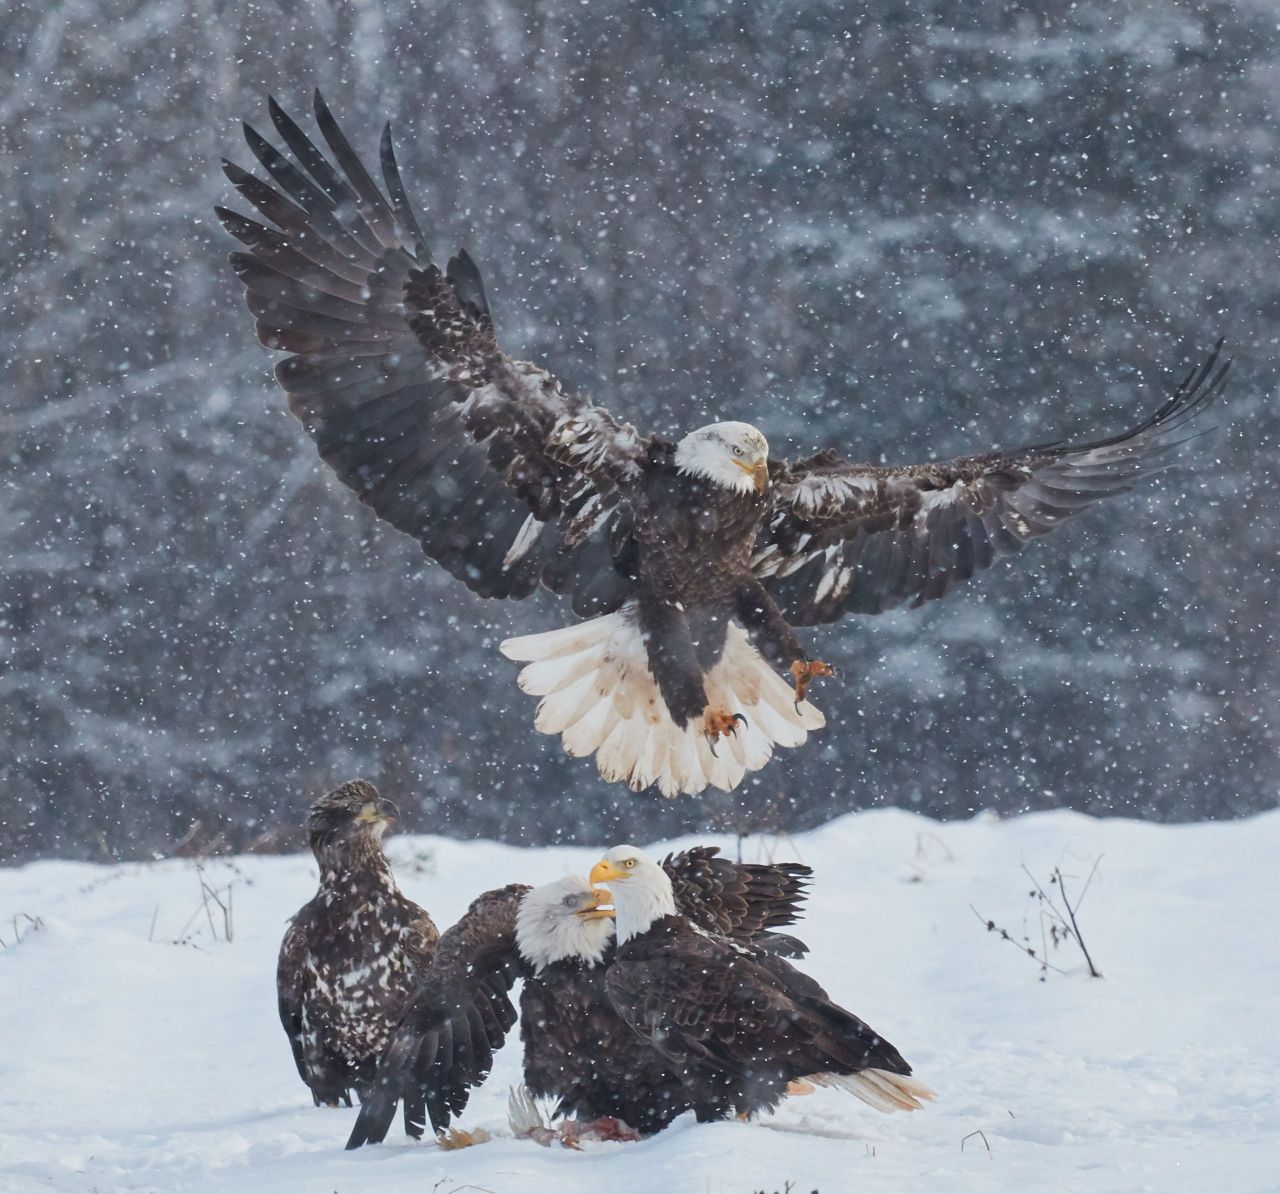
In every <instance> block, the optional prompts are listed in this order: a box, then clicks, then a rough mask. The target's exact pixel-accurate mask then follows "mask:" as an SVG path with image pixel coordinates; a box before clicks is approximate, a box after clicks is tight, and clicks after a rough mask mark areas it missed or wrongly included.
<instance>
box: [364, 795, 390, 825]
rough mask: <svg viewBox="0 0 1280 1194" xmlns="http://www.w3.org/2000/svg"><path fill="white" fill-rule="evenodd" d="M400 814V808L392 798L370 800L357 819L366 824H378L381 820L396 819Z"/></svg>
mask: <svg viewBox="0 0 1280 1194" xmlns="http://www.w3.org/2000/svg"><path fill="white" fill-rule="evenodd" d="M398 814H399V809H397V808H396V806H395V805H394V804H392V803H391V801H390V800H377V801H374V800H368V801H366V802H365V805H364V807H363V808H362V809H361V810H360V811H359V812H358V813H356V817H355V819H356V820H357V821H359V822H360V823H361V824H364V825H376V824H377V823H378V822H379V821H394V820H395V819H396V817H397V816H398Z"/></svg>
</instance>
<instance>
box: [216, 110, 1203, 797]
mask: <svg viewBox="0 0 1280 1194" xmlns="http://www.w3.org/2000/svg"><path fill="white" fill-rule="evenodd" d="M270 113H271V120H272V123H273V124H274V125H275V128H276V131H277V133H278V134H279V136H280V138H281V139H282V140H283V141H284V144H285V146H286V152H281V151H279V150H277V149H276V148H274V147H273V146H272V145H271V144H270V143H269V142H268V141H267V140H266V139H264V138H263V137H261V136H260V135H259V134H258V133H256V132H255V131H254V130H253V129H252V128H250V127H249V126H247V125H246V126H245V135H246V137H247V138H248V142H249V147H250V149H251V150H252V152H253V155H254V156H255V157H256V158H257V160H258V162H259V163H260V164H261V166H262V168H263V169H264V170H265V172H266V174H267V176H268V177H269V179H270V180H271V181H270V182H266V181H262V180H260V179H258V178H256V177H254V176H253V175H251V174H249V173H247V172H245V171H244V170H242V169H240V168H239V167H238V166H236V165H233V164H232V163H229V162H228V163H226V164H225V170H226V173H227V177H228V178H229V179H230V181H231V182H232V184H233V185H234V186H235V187H236V189H237V190H238V191H239V192H240V194H241V195H242V196H243V197H244V198H245V199H246V200H248V202H249V203H251V204H252V205H253V206H254V207H255V208H257V210H258V211H259V212H260V213H261V214H262V215H263V216H264V217H265V218H266V221H267V223H266V224H263V223H259V222H258V221H257V220H253V219H249V218H246V217H245V216H243V215H240V214H237V213H235V212H232V211H228V210H226V209H223V208H219V209H218V215H219V217H220V218H221V220H222V222H223V223H224V224H225V226H226V227H227V229H228V230H229V231H230V232H231V234H232V235H233V236H234V237H236V238H237V239H238V240H239V241H241V242H242V243H243V244H244V245H246V246H247V248H248V251H247V252H237V253H234V254H233V255H232V258H231V260H232V263H233V265H234V267H235V270H236V272H237V273H238V274H239V276H240V278H241V280H242V281H243V282H244V285H245V289H246V291H247V297H248V303H249V307H250V310H251V311H252V312H253V314H254V315H255V316H256V317H257V331H258V336H259V339H260V340H261V341H262V342H263V344H265V345H267V346H268V347H269V348H275V349H281V350H283V351H285V352H288V353H290V354H291V355H290V356H289V357H287V358H286V359H285V360H283V361H281V362H280V363H279V365H278V366H277V368H276V375H277V377H278V379H279V381H280V384H281V385H282V386H283V387H284V389H285V391H286V392H287V394H288V398H289V405H290V408H291V409H292V411H293V413H294V414H295V415H297V416H298V418H299V419H300V420H301V421H302V422H303V424H304V425H305V426H306V429H307V430H308V432H309V433H310V434H311V436H312V438H313V439H314V440H315V442H316V445H317V447H318V448H319V451H320V454H321V456H322V457H323V458H324V459H325V461H326V462H327V463H328V464H329V465H330V466H331V467H332V468H333V470H334V471H335V473H336V474H337V475H338V477H339V478H340V479H341V480H342V481H343V482H344V483H345V484H346V485H348V486H350V487H351V488H352V489H353V490H355V492H356V493H357V494H358V496H359V497H360V499H361V500H362V501H363V502H365V503H366V504H368V505H369V506H370V507H372V508H373V510H374V511H376V513H377V514H378V515H379V516H381V517H382V518H384V519H386V520H387V521H388V522H389V523H391V525H392V526H394V527H396V528H397V529H399V530H401V531H403V532H405V533H406V534H409V535H412V536H413V537H414V538H416V539H417V540H418V542H419V543H420V544H421V546H422V549H423V550H424V551H425V552H426V554H427V555H428V556H429V557H431V558H432V559H434V560H437V561H438V562H439V563H440V564H442V565H443V566H444V567H445V568H447V569H448V570H449V571H450V572H451V573H452V574H453V575H454V576H456V577H457V578H458V579H459V580H461V581H462V582H463V583H464V584H465V585H467V587H468V588H470V589H471V590H472V591H473V592H475V593H478V594H480V595H481V596H483V597H515V598H519V597H525V596H528V595H529V594H530V593H532V592H533V591H534V590H535V589H537V588H538V586H539V585H542V586H545V587H546V588H548V589H550V590H551V591H552V592H555V593H562V594H565V595H567V596H568V597H569V598H570V601H571V604H572V607H573V611H574V613H575V614H577V615H578V616H579V617H580V618H584V619H588V620H587V621H584V622H580V623H579V624H577V625H574V626H570V627H568V628H565V629H562V630H555V631H550V632H547V633H544V634H535V635H529V636H526V637H523V638H516V639H510V640H508V641H507V642H505V643H503V644H502V650H503V652H504V653H505V654H506V655H507V656H508V657H509V658H511V659H515V660H519V661H521V662H524V663H527V664H528V666H526V667H525V668H524V669H523V670H522V671H521V673H520V679H519V682H520V686H521V687H522V688H523V689H524V690H525V691H526V692H529V693H532V694H534V695H536V696H540V697H541V698H542V701H541V704H540V705H539V706H538V711H537V716H536V719H535V725H536V726H537V728H538V729H539V730H541V731H542V732H544V733H547V734H559V735H562V736H563V743H564V747H565V749H566V750H567V751H568V752H569V753H570V754H571V755H576V756H587V755H592V754H594V755H595V757H596V764H597V766H598V768H599V771H600V774H601V775H602V776H603V777H604V778H605V779H608V780H620V781H623V782H625V783H627V784H629V785H630V786H631V787H632V788H633V789H635V790H640V789H643V788H646V787H649V786H650V785H653V784H656V785H657V786H658V787H659V788H660V789H661V790H662V792H663V793H664V794H666V795H669V796H670V795H675V794H676V793H679V792H689V793H695V792H699V791H701V790H702V789H703V788H705V787H706V786H707V785H708V784H710V785H712V786H714V787H718V788H723V789H732V788H733V787H735V786H736V785H737V784H738V783H739V782H740V781H741V779H742V777H743V775H744V774H745V773H746V772H747V771H753V770H756V769H758V768H760V767H762V766H764V764H765V763H766V762H767V761H768V759H769V757H770V755H771V754H772V752H773V749H774V747H775V746H798V745H800V744H801V743H803V742H804V740H805V738H806V737H807V735H808V734H809V732H810V731H811V730H814V729H817V728H818V727H820V726H822V725H823V724H824V719H823V717H822V714H821V713H819V712H818V710H817V709H815V708H814V706H813V705H812V704H811V703H809V702H808V701H807V700H806V699H805V694H806V690H807V687H808V685H809V683H810V681H811V680H812V679H813V678H814V677H816V676H827V675H831V674H832V671H831V669H830V668H829V667H828V666H827V665H826V664H825V663H822V662H820V661H818V660H814V659H811V658H810V657H809V655H808V653H807V652H806V650H805V648H804V646H803V645H802V644H801V642H800V640H799V639H798V638H797V637H796V635H795V633H794V632H793V630H792V627H793V626H811V625H815V624H817V623H822V622H832V621H835V620H836V619H838V618H840V617H842V616H843V615H844V614H846V613H880V612H881V611H883V610H888V609H893V608H895V607H897V606H900V605H903V604H908V605H912V606H915V605H920V604H922V603H923V602H926V601H931V600H933V599H935V598H938V597H941V596H943V595H944V594H946V593H947V592H948V591H949V590H950V589H951V588H952V587H953V586H954V585H955V584H956V583H957V582H958V581H961V580H964V579H966V578H968V577H970V576H972V575H973V574H974V573H975V572H978V571H980V570H982V569H984V568H987V567H989V566H990V565H991V564H992V563H993V562H994V561H995V560H996V559H997V558H999V557H1000V556H1003V555H1008V554H1010V553H1013V552H1016V551H1018V550H1020V549H1021V548H1022V547H1023V545H1024V544H1026V543H1027V542H1029V541H1030V540H1031V539H1034V538H1036V537H1038V536H1040V535H1043V534H1045V533H1046V532H1048V531H1050V530H1052V529H1053V528H1054V527H1056V526H1057V525H1058V524H1059V523H1061V522H1063V521H1066V520H1067V519H1069V518H1071V517H1073V516H1074V515H1076V514H1078V513H1079V512H1081V511H1082V510H1084V509H1085V508H1086V507H1088V506H1091V505H1092V504H1093V503H1095V502H1097V501H1099V500H1101V499H1103V498H1106V497H1109V496H1112V495H1114V494H1119V493H1123V492H1125V491H1127V490H1128V489H1130V488H1132V487H1133V485H1134V484H1136V483H1137V482H1138V481H1139V480H1141V479H1142V478H1144V477H1146V476H1148V475H1149V474H1151V473H1152V472H1154V471H1156V470H1157V468H1158V467H1160V465H1161V464H1162V463H1163V462H1164V461H1165V460H1166V458H1167V456H1168V453H1169V451H1170V449H1171V447H1172V446H1173V445H1174V444H1175V443H1176V442H1177V436H1178V432H1179V430H1180V429H1181V428H1182V427H1184V426H1185V424H1186V422H1187V421H1188V420H1189V419H1190V418H1192V417H1193V416H1194V415H1195V414H1196V412H1197V411H1198V410H1200V409H1201V408H1202V407H1203V406H1204V405H1205V404H1207V403H1208V402H1209V401H1210V400H1211V399H1212V398H1213V397H1214V396H1215V395H1216V394H1217V392H1218V391H1219V389H1220V388H1221V386H1222V382H1223V378H1224V376H1225V373H1226V366H1225V365H1224V366H1222V368H1220V369H1217V370H1216V371H1215V364H1216V361H1217V357H1218V354H1217V351H1216V350H1215V352H1214V354H1213V355H1212V356H1211V357H1210V358H1209V359H1208V361H1207V362H1206V363H1205V364H1204V365H1203V366H1202V367H1201V368H1200V369H1198V370H1195V371H1193V372H1192V374H1191V375H1190V376H1188V378H1187V379H1186V381H1185V382H1184V383H1183V385H1182V386H1181V387H1180V388H1179V389H1178V390H1177V391H1176V392H1175V393H1174V395H1173V396H1172V397H1171V398H1170V399H1169V400H1168V401H1167V402H1166V403H1165V404H1164V405H1163V406H1161V407H1160V408H1159V409H1158V410H1157V411H1156V412H1155V413H1154V414H1153V415H1151V417H1150V418H1148V419H1145V420H1144V421H1143V422H1141V423H1139V424H1138V425H1137V426H1135V427H1133V428H1132V429H1131V430H1129V431H1125V432H1122V433H1121V434H1119V435H1115V436H1111V437H1110V438H1106V439H1099V440H1094V441H1091V442H1081V443H1065V442H1059V443H1051V444H1043V445H1039V446H1036V447H1029V448H1021V449H1018V450H1016V451H1011V452H991V453H987V454H985V455H980V456H971V457H964V458H961V459H957V460H950V461H945V462H937V463H932V464H923V465H907V466H901V467H899V466H891V467H880V466H876V465H871V464H858V463H851V462H849V461H846V460H844V459H842V458H841V457H840V456H838V455H837V454H836V453H835V452H834V451H826V452H821V453H819V454H818V455H816V456H811V457H809V458H808V459H806V460H802V461H800V462H798V463H796V464H791V463H789V462H787V461H785V460H778V459H775V458H773V457H771V456H770V453H769V445H768V443H767V441H766V439H765V437H764V436H763V435H762V434H761V433H760V432H759V431H758V430H757V429H756V428H754V427H752V426H750V425H749V424H747V423H742V422H727V423H714V424H712V425H710V426H707V427H702V428H700V429H698V430H695V431H692V432H690V433H689V434H688V435H686V436H685V437H684V438H683V439H681V440H680V441H679V442H678V443H669V442H667V441H665V440H662V439H660V438H658V437H657V436H652V435H643V434H641V433H640V432H638V431H637V430H636V428H635V427H633V426H632V425H631V424H630V423H624V422H622V421H620V420H619V419H617V418H615V417H614V416H613V415H612V414H610V413H609V411H607V410H606V409H604V408H603V407H601V406H596V405H594V404H593V403H591V402H589V401H588V400H587V399H586V398H584V397H582V396H581V395H578V394H574V393H571V392H569V391H567V390H565V389H564V387H562V386H561V384H560V383H559V382H558V381H557V380H556V379H555V378H554V377H552V376H551V375H550V374H548V373H546V372H545V371H544V370H542V369H541V368H539V367H538V366H536V365H532V364H529V363H528V362H525V361H519V360H516V359H514V358H512V357H509V356H507V355H506V353H505V352H503V350H502V349H501V348H500V347H499V346H498V341H497V339H496V337H495V334H494V326H493V320H492V316H491V314H490V310H489V303H488V299H487V298H486V296H485V290H484V286H483V284H482V282H481V279H480V274H479V271H478V270H477V268H476V266H475V264H474V262H473V261H472V260H471V258H470V257H469V256H468V255H467V254H466V253H465V252H463V251H460V252H459V253H458V254H457V255H456V256H455V257H453V258H452V259H451V260H450V261H449V263H448V265H447V267H446V268H445V269H443V270H442V269H440V267H439V266H437V265H436V264H435V263H434V262H433V261H432V259H431V254H430V251H429V250H428V247H427V244H426V241H425V239H424V237H423V235H422V233H421V231H420V229H419V225H418V221H417V218H416V217H415V215H414V212H413V210H412V208H411V207H410V204H409V200H408V196H407V193H406V191H405V188H404V184H403V182H402V181H401V178H400V174H399V171H398V169H397V166H396V161H395V155H394V153H393V150H392V145H391V136H390V128H389V127H388V128H387V130H386V131H385V132H384V133H383V137H382V147H381V166H382V177H383V182H384V184H385V188H386V189H385V193H384V192H383V191H381V190H380V189H379V187H378V185H377V184H376V183H375V182H374V181H373V179H372V178H371V176H370V175H369V174H368V172H367V171H366V170H365V168H364V166H363V165H362V163H361V161H360V159H359V158H358V157H357V155H356V154H355V152H354V151H353V150H352V148H351V146H350V144H349V143H348V142H347V140H346V138H345V137H344V136H343V134H342V132H341V131H340V130H339V128H338V125H337V123H336V122H335V121H334V118H333V116H332V115H331V114H330V112H329V110H328V108H327V107H326V106H325V104H324V102H323V100H322V99H321V98H320V96H319V94H318V93H317V95H316V97H315V116H316V121H317V123H318V125H319V129H320V132H321V134H322V136H323V139H324V142H325V144H326V145H327V146H328V150H329V155H330V156H328V157H326V155H325V153H324V152H323V151H322V150H321V149H320V148H318V147H317V145H316V144H315V143H314V142H313V141H312V140H311V138H310V137H308V136H307V135H306V134H305V133H304V132H303V131H302V129H301V128H300V127H299V126H298V125H297V124H296V123H295V122H294V121H293V120H291V119H290V118H289V117H288V116H287V115H286V114H285V113H284V112H283V111H282V110H281V109H280V108H279V107H278V106H277V105H276V103H275V102H274V101H271V102H270ZM775 669H777V670H775ZM779 671H781V672H785V673H789V675H790V678H791V684H790V685H788V684H787V683H786V682H784V680H783V679H782V678H781V676H780V675H779V674H778V673H779ZM717 746H718V749H717Z"/></svg>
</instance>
